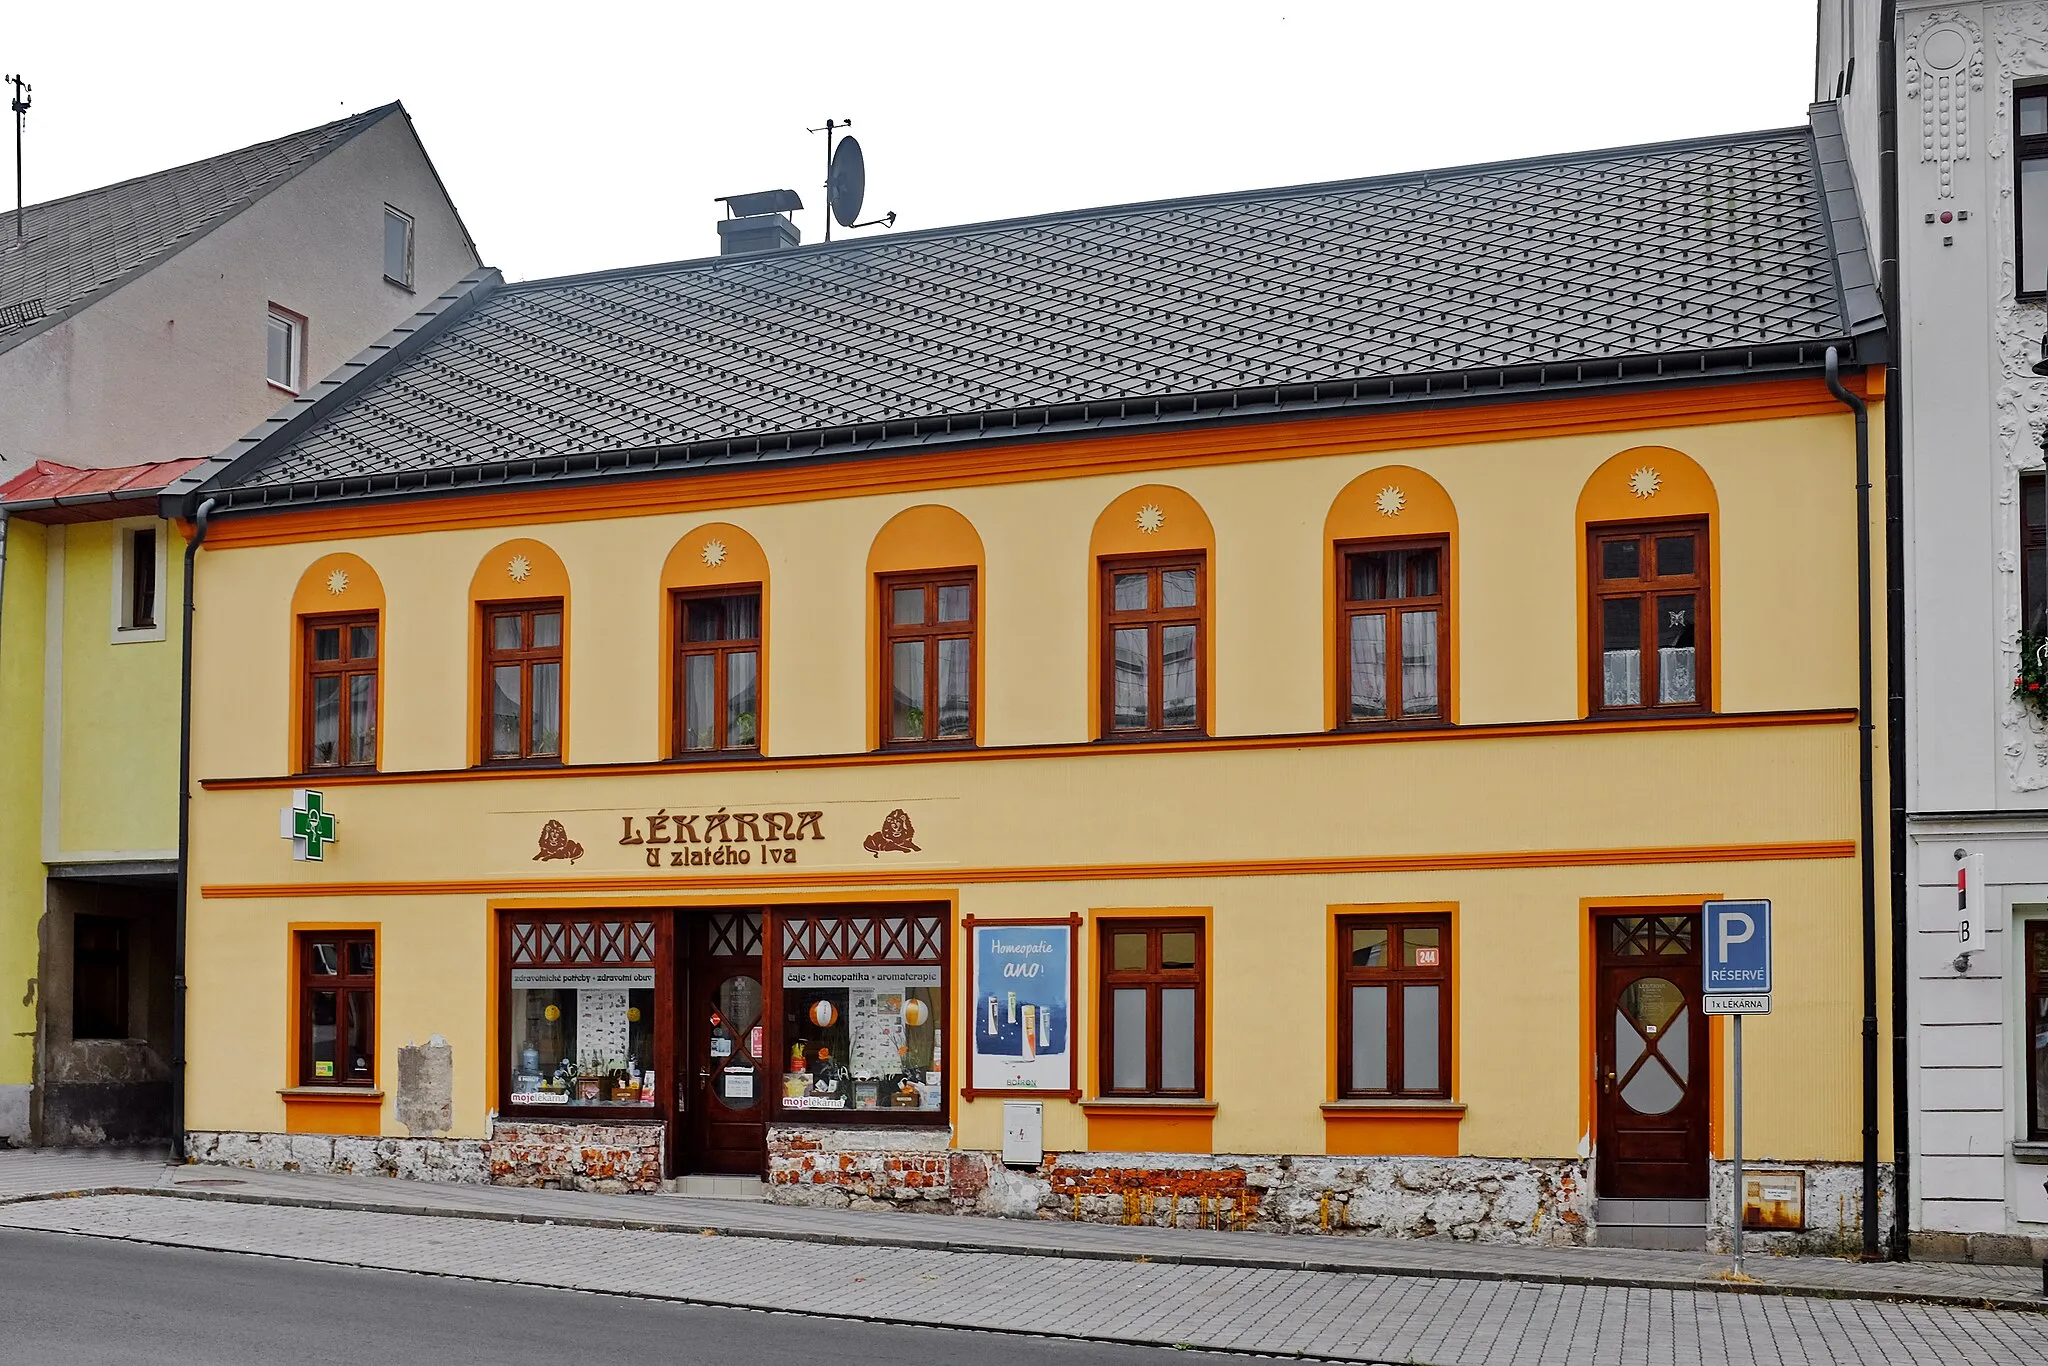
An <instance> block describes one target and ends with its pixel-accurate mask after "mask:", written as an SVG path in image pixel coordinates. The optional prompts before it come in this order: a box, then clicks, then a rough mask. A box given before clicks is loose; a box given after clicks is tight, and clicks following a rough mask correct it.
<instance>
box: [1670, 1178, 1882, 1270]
mask: <svg viewBox="0 0 2048 1366" xmlns="http://www.w3.org/2000/svg"><path fill="white" fill-rule="evenodd" d="M1742 1168H1743V1171H1744V1172H1746V1173H1755V1172H1804V1173H1805V1174H1806V1227H1805V1228H1804V1229H1803V1230H1801V1231H1799V1232H1797V1233H1791V1232H1765V1231H1763V1230H1759V1229H1753V1228H1752V1229H1744V1230H1743V1231H1742V1250H1743V1252H1744V1253H1745V1254H1748V1253H1751V1252H1756V1253H1791V1252H1815V1253H1821V1254H1823V1255H1825V1256H1831V1257H1854V1256H1857V1255H1859V1254H1861V1253H1862V1251H1863V1166H1862V1164H1861V1163H1857V1162H1772V1161H1768V1160H1764V1159H1761V1158H1744V1159H1743V1162H1742ZM1711 1180H1712V1190H1711V1193H1710V1194H1711V1201H1712V1203H1711V1204H1710V1205H1709V1206H1708V1210H1707V1246H1708V1248H1709V1249H1710V1250H1711V1251H1714V1252H1726V1251H1728V1249H1729V1245H1730V1243H1731V1242H1732V1241H1733V1231H1734V1228H1735V1215H1736V1209H1735V1164H1734V1163H1733V1162H1716V1163H1714V1166H1713V1174H1712V1177H1711ZM1877 1207H1878V1210H1879V1212H1880V1218H1881V1222H1880V1223H1879V1225H1878V1230H1877V1242H1878V1246H1879V1247H1881V1248H1883V1247H1889V1246H1890V1239H1891V1236H1892V1225H1893V1219H1892V1208H1893V1206H1892V1167H1891V1164H1890V1163H1888V1162H1887V1163H1880V1164H1879V1165H1878V1169H1877Z"/></svg>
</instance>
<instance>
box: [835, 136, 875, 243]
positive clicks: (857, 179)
mask: <svg viewBox="0 0 2048 1366" xmlns="http://www.w3.org/2000/svg"><path fill="white" fill-rule="evenodd" d="M825 189H826V197H827V198H828V199H830V200H831V209H832V217H833V219H834V220H835V221H836V222H837V223H838V224H839V226H840V227H842V228H850V227H853V226H854V225H855V224H856V222H857V221H858V220H859V218H860V203H861V200H862V199H863V198H865V197H866V195H867V192H868V163H867V158H866V157H864V156H862V155H861V150H860V143H858V142H856V141H855V140H854V139H852V138H850V137H846V138H841V139H840V140H839V146H838V147H837V148H836V149H835V150H834V151H833V153H832V170H831V173H830V175H829V176H828V177H827V180H826V183H825Z"/></svg>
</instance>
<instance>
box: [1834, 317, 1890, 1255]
mask: <svg viewBox="0 0 2048 1366" xmlns="http://www.w3.org/2000/svg"><path fill="white" fill-rule="evenodd" d="M1827 381H1828V392H1829V393H1831V394H1833V395H1834V396H1835V398H1836V399H1837V400H1839V401H1840V402H1841V403H1843V404H1845V405H1847V406H1848V408H1849V411H1850V412H1852V413H1854V414H1855V415H1856V641H1857V646H1858V648H1857V651H1856V751H1857V752H1856V776H1857V781H1858V785H1859V790H1860V791H1861V793H1862V797H1863V800H1862V802H1861V807H1862V809H1861V811H1860V812H1859V817H1860V821H1861V826H1860V830H1859V832H1858V833H1859V836H1860V843H1861V852H1862V857H1861V858H1859V859H1858V860H1857V865H1858V868H1859V870H1860V871H1861V873H1862V877H1863V1256H1864V1259H1865V1260H1866V1261H1878V1260H1881V1259H1882V1257H1883V1256H1884V1252H1883V1248H1882V1246H1881V1245H1880V1243H1879V1242H1878V1237H1877V1206H1878V1182H1877V864H1876V862H1875V854H1874V849H1875V846H1876V843H1877V812H1876V810H1875V808H1874V807H1873V806H1872V804H1871V803H1872V800H1873V798H1874V797H1875V795H1876V773H1875V769H1876V761H1875V757H1874V755H1873V753H1872V749H1873V746H1874V744H1875V741H1876V733H1875V730H1874V727H1873V725H1872V721H1871V716H1870V707H1871V694H1872V692H1873V691H1874V689H1873V687H1872V683H1871V674H1872V669H1871V658H1870V646H1871V638H1870V618H1871V604H1870V598H1871V592H1870V407H1869V405H1868V404H1866V403H1864V401H1863V400H1862V399H1861V398H1859V397H1857V396H1856V395H1855V394H1853V393H1851V392H1850V391H1849V390H1848V388H1847V387H1845V386H1844V385H1843V383H1842V355H1841V352H1840V351H1839V350H1838V349H1837V348H1835V347H1832V346H1830V347H1829V348H1828V355H1827Z"/></svg>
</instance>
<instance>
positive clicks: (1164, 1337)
mask: <svg viewBox="0 0 2048 1366" xmlns="http://www.w3.org/2000/svg"><path fill="white" fill-rule="evenodd" d="M0 1225H4V1226H11V1227H14V1228H20V1229H26V1230H41V1231H45V1232H52V1233H70V1234H85V1235H90V1236H95V1237H102V1238H121V1239H125V1240H128V1241H130V1242H134V1243H138V1244H151V1245H161V1246H171V1247H185V1248H204V1249H210V1250H215V1251H222V1252H235V1253H245V1254H257V1255H265V1256H274V1257H289V1258H295V1259H298V1260H302V1261H309V1262H315V1263H324V1264H332V1265H344V1266H359V1267H375V1268H380V1269H386V1270H393V1271H407V1272H414V1273H422V1274H428V1275H443V1276H455V1277H462V1278H465V1279H470V1280H482V1281H497V1282H508V1283H515V1284H522V1285H531V1286H545V1287H556V1288H561V1289H570V1290H582V1291H589V1292H595V1293H600V1294H613V1295H630V1296H641V1297H649V1298H656V1299H668V1300H678V1301H687V1302H691V1303H698V1304H714V1305H729V1306H734V1307H741V1308H751V1309H764V1310H773V1311H780V1312H789V1313H804V1314H826V1315H832V1316H837V1317H841V1318H853V1319H867V1320H876V1321H882V1322H891V1323H915V1324H929V1325H934V1326H940V1327H953V1328H977V1329H986V1330H993V1331H998V1332H1011V1333H1032V1334H1039V1335H1046V1336H1053V1337H1070V1338H1086V1339H1092V1340H1098V1341H1110V1342H1126V1343H1136V1344H1153V1345H1176V1346H1178V1345H1185V1346H1193V1347H1201V1348H1207V1349H1212V1350H1219V1351H1235V1352H1249V1353H1260V1354H1267V1355H1285V1356H1302V1357H1309V1358H1314V1359H1323V1360H1339V1361H1356V1362H1378V1363H1384V1362H1404V1363H1429V1366H1522V1364H1523V1363H1529V1366H1546V1364H1547V1363H1552V1362H1558V1363H1564V1362H1569V1363H1574V1364H1575V1366H1576V1364H1578V1363H1584V1364H1585V1366H1695V1364H1696V1363H1697V1364H1698V1366H1788V1364H1792V1363H1797V1364H1798V1366H1806V1364H1807V1363H1815V1364H1818V1363H1830V1366H1848V1364H1849V1363H1856V1364H1857V1366H1955V1364H1956V1363H1959V1362H1968V1363H1971V1366H2040V1363H2041V1362H2043V1361H2048V1314H2039V1313H2012V1312H1999V1311H1993V1310H1986V1309H1961V1308H1953V1307H1948V1306H1940V1305H1924V1304H1894V1303H1880V1302H1872V1301H1867V1300H1860V1299H1822V1298H1815V1297H1810V1296H1799V1295H1790V1294H1777V1295H1728V1294H1717V1293H1713V1292H1711V1291H1705V1290H1655V1289H1644V1288H1623V1287H1618V1286H1587V1285H1559V1284H1542V1285H1539V1284H1529V1283H1526V1282H1522V1281H1514V1280H1493V1281H1487V1280H1474V1279H1464V1280H1447V1279H1443V1278H1440V1277H1434V1276H1428V1275H1417V1274H1403V1275H1378V1274H1371V1273H1362V1272H1330V1271H1298V1270H1282V1269H1279V1268H1256V1267H1223V1266H1165V1265H1160V1264H1158V1263H1156V1262H1148V1261H1121V1262H1083V1261H1075V1260H1070V1259H1059V1258H1048V1257H1043V1256H1028V1255H1017V1254H1014V1253H985V1252H949V1251H940V1250H929V1249H920V1248H902V1247H872V1246H862V1247H848V1246H839V1245H833V1244H823V1243H814V1242H798V1241H792V1240H789V1239H786V1238H760V1237H754V1238H723V1237H715V1236H704V1235H702V1234H689V1233H680V1232H665V1231H650V1230H642V1229H624V1228H589V1227H581V1226H564V1225H561V1224H536V1223H508V1222H503V1221H495V1220H482V1219H475V1218H431V1219H422V1218H419V1217H417V1216H410V1215H400V1214H386V1213H376V1212H370V1211H365V1210H357V1209H316V1208H301V1207H289V1206H277V1205H262V1204H249V1203H240V1202H230V1201H223V1200H203V1199H177V1198H172V1199H164V1198H161V1197H160V1196H148V1195H110V1196H83V1197H78V1198H73V1199H35V1200H21V1201H17V1202H15V1203H13V1204H9V1205H6V1206H0ZM1170 1236H1171V1235H1170Z"/></svg>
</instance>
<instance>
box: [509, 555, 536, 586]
mask: <svg viewBox="0 0 2048 1366" xmlns="http://www.w3.org/2000/svg"><path fill="white" fill-rule="evenodd" d="M505 572H506V573H507V574H509V575H511V576H512V582H514V583H525V582H526V581H527V579H528V578H530V577H532V574H533V561H532V560H529V559H527V558H526V557H525V556H524V555H514V556H513V557H512V558H511V559H510V560H508V561H506V562H505Z"/></svg>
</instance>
